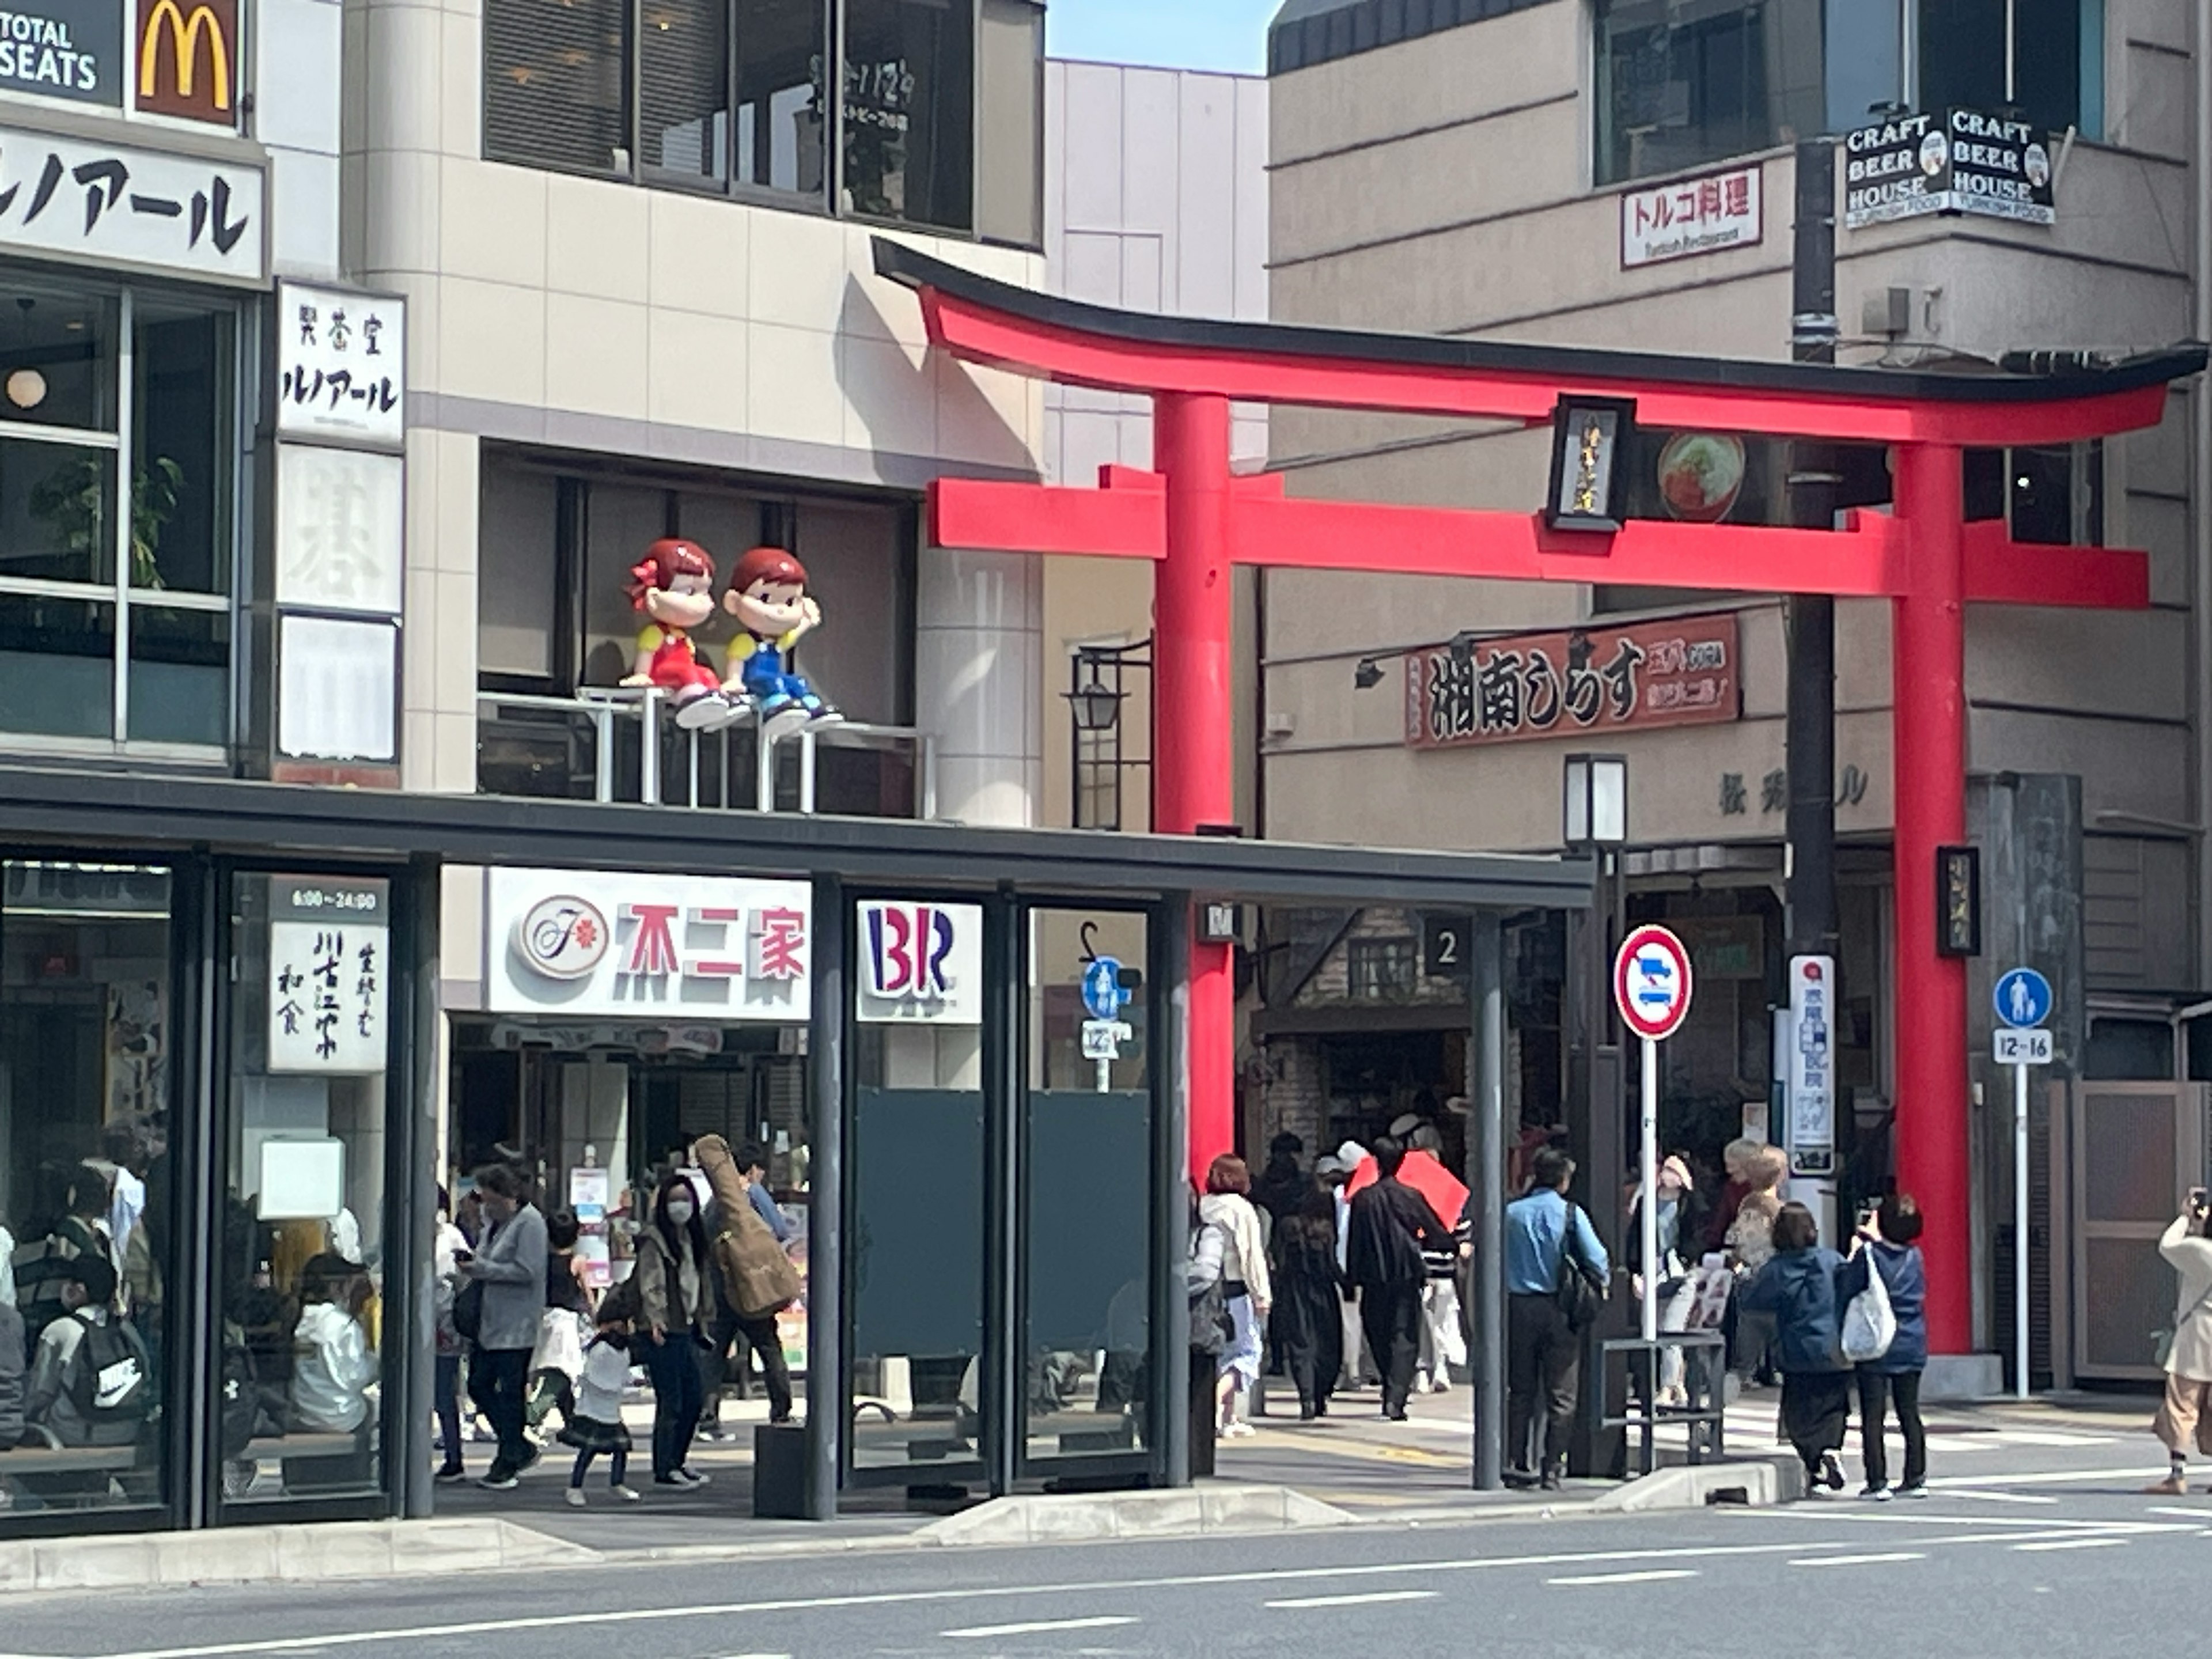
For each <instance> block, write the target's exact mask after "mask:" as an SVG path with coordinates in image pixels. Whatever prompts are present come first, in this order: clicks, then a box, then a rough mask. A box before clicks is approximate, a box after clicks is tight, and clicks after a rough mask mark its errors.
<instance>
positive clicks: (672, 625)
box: [623, 537, 744, 732]
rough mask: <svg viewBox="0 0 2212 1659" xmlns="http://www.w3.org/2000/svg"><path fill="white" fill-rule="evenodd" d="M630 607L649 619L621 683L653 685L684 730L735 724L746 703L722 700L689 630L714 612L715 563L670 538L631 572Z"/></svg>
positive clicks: (699, 548) (657, 544)
mask: <svg viewBox="0 0 2212 1659" xmlns="http://www.w3.org/2000/svg"><path fill="white" fill-rule="evenodd" d="M629 599H630V603H631V604H632V605H635V606H636V607H637V608H638V609H639V610H640V611H643V612H644V613H645V614H646V617H647V623H646V625H645V628H644V629H643V631H642V632H641V633H640V634H639V635H638V636H637V662H636V666H635V670H634V671H633V672H632V673H631V674H630V675H629V678H626V679H624V680H623V684H624V685H657V686H659V687H660V689H661V690H664V691H665V692H667V693H668V694H669V696H670V698H671V701H673V702H674V703H675V705H676V723H677V725H678V726H683V727H684V729H685V730H687V731H693V732H700V731H714V730H716V729H717V728H719V727H721V726H727V725H729V724H731V723H732V721H734V720H737V719H738V717H739V716H740V715H741V714H743V713H744V705H742V704H740V703H738V702H736V701H734V700H733V699H732V698H731V697H729V696H726V695H725V694H724V692H723V690H722V682H721V678H720V676H718V675H717V674H716V673H715V672H714V669H713V668H712V667H710V666H709V665H708V664H707V663H706V662H704V661H703V660H702V659H701V658H700V655H699V650H698V647H696V645H694V644H693V643H692V641H691V630H692V629H696V628H697V627H698V626H700V624H701V623H704V622H706V621H707V619H708V617H712V616H713V615H714V558H713V556H711V555H709V554H708V551H707V550H706V549H705V548H703V547H702V546H700V545H699V544H697V543H696V542H687V541H682V540H678V539H677V538H673V537H671V538H666V539H665V540H662V541H657V542H655V543H653V545H652V546H650V547H648V548H647V549H646V550H645V557H644V558H643V559H642V560H641V561H640V562H639V563H638V564H637V565H636V566H635V568H632V570H631V571H630V573H629Z"/></svg>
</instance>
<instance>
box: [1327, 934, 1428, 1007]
mask: <svg viewBox="0 0 2212 1659" xmlns="http://www.w3.org/2000/svg"><path fill="white" fill-rule="evenodd" d="M1419 971H1420V949H1419V943H1418V942H1417V941H1416V940H1414V939H1410V938H1407V939H1353V940H1352V942H1351V943H1350V944H1349V945H1346V949H1345V976H1346V988H1347V989H1348V990H1349V991H1350V993H1351V994H1352V995H1353V996H1355V997H1361V998H1365V999H1368V1000H1373V1001H1381V1000H1384V999H1386V998H1390V997H1401V996H1410V995H1412V994H1413V987H1414V982H1415V978H1416V975H1418V974H1419Z"/></svg>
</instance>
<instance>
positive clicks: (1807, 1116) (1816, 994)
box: [1783, 957, 1836, 1176]
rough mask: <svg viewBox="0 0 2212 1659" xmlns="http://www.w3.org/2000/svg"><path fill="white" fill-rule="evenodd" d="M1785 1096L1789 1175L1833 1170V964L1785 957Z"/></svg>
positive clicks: (1825, 960)
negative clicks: (1787, 964)
mask: <svg viewBox="0 0 2212 1659" xmlns="http://www.w3.org/2000/svg"><path fill="white" fill-rule="evenodd" d="M1787 1042H1788V1043H1789V1052H1788V1054H1786V1055H1785V1056H1784V1063H1785V1067H1786V1069H1785V1071H1784V1079H1785V1080H1786V1081H1787V1084H1788V1091H1787V1094H1788V1098H1787V1102H1786V1105H1785V1115H1784V1118H1783V1122H1784V1125H1785V1126H1786V1128H1785V1133H1786V1135H1787V1139H1788V1144H1789V1149H1790V1170H1791V1172H1792V1173H1793V1174H1796V1175H1801V1176H1833V1175H1834V1174H1835V1172H1836V963H1835V958H1834V957H1790V1026H1789V1030H1788V1034H1787Z"/></svg>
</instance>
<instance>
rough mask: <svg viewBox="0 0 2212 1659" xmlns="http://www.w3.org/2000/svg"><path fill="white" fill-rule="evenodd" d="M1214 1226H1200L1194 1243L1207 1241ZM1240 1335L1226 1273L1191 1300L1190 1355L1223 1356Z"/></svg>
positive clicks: (1210, 1224)
mask: <svg viewBox="0 0 2212 1659" xmlns="http://www.w3.org/2000/svg"><path fill="white" fill-rule="evenodd" d="M1212 1225H1213V1223H1212V1222H1211V1221H1202V1222H1200V1224H1199V1228H1200V1231H1199V1232H1198V1234H1197V1235H1196V1237H1194V1239H1193V1243H1194V1244H1195V1243H1196V1239H1197V1238H1202V1237H1205V1230H1206V1228H1208V1227H1211V1226H1212ZM1236 1334H1237V1322H1236V1321H1235V1320H1234V1319H1232V1318H1231V1316H1230V1313H1229V1281H1228V1276H1227V1275H1226V1274H1224V1273H1216V1274H1214V1276H1213V1282H1212V1284H1211V1285H1207V1286H1206V1288H1205V1289H1204V1290H1202V1291H1200V1292H1199V1293H1198V1294H1197V1295H1196V1296H1194V1297H1191V1299H1190V1351H1191V1352H1193V1353H1205V1354H1217V1355H1218V1354H1219V1353H1220V1352H1221V1351H1222V1350H1223V1349H1225V1348H1226V1347H1227V1346H1229V1340H1230V1339H1231V1337H1233V1336H1234V1335H1236Z"/></svg>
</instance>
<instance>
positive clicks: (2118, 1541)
mask: <svg viewBox="0 0 2212 1659" xmlns="http://www.w3.org/2000/svg"><path fill="white" fill-rule="evenodd" d="M2126 1542H2127V1540H2126V1539H2124V1538H2046V1539H2045V1540H2044V1541H2042V1542H2041V1543H2038V1544H2015V1545H2014V1546H2013V1547H2014V1548H2015V1549H2016V1550H2109V1549H2118V1547H2120V1546H2121V1545H2123V1544H2124V1543H2126Z"/></svg>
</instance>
